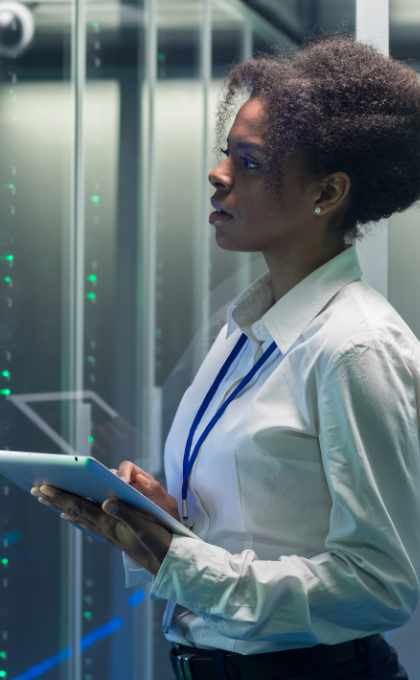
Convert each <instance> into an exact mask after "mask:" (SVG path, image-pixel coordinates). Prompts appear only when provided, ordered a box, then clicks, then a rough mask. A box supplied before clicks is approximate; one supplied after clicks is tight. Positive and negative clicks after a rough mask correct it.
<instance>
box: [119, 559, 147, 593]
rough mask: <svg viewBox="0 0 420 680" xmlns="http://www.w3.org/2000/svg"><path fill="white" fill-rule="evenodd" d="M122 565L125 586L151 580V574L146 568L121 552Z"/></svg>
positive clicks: (128, 586)
mask: <svg viewBox="0 0 420 680" xmlns="http://www.w3.org/2000/svg"><path fill="white" fill-rule="evenodd" d="M123 565H124V571H125V587H126V588H133V587H134V586H144V585H145V584H146V583H151V582H152V581H153V574H152V573H151V572H150V571H147V569H143V567H141V566H140V565H139V563H138V562H136V561H135V560H133V558H132V557H130V556H129V555H127V553H125V552H123Z"/></svg>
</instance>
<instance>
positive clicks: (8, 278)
mask: <svg viewBox="0 0 420 680" xmlns="http://www.w3.org/2000/svg"><path fill="white" fill-rule="evenodd" d="M11 280H12V279H11V278H10V276H5V277H4V279H3V281H6V283H10V281H11Z"/></svg>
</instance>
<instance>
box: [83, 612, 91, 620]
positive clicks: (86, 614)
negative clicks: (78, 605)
mask: <svg viewBox="0 0 420 680" xmlns="http://www.w3.org/2000/svg"><path fill="white" fill-rule="evenodd" d="M83 616H84V617H85V619H90V617H91V616H92V614H91V612H83Z"/></svg>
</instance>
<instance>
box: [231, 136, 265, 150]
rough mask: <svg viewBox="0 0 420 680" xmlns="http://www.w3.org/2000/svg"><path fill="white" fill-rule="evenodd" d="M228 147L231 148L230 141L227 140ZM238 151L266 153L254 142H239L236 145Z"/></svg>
mask: <svg viewBox="0 0 420 680" xmlns="http://www.w3.org/2000/svg"><path fill="white" fill-rule="evenodd" d="M226 142H227V144H228V146H230V143H229V140H228V139H227V140H226ZM233 146H235V147H236V148H237V149H255V150H256V151H260V152H261V153H264V149H263V147H262V146H260V145H259V144H254V143H253V142H237V143H236V144H234V145H233Z"/></svg>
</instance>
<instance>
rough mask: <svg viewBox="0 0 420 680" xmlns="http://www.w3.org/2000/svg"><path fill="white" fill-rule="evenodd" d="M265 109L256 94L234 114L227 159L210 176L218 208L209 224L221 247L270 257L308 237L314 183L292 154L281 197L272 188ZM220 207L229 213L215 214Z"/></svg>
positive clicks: (296, 154)
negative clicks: (266, 173) (267, 162)
mask: <svg viewBox="0 0 420 680" xmlns="http://www.w3.org/2000/svg"><path fill="white" fill-rule="evenodd" d="M263 113H264V109H263V103H262V102H261V100H259V99H257V98H254V99H249V100H248V101H247V102H246V103H245V104H244V105H243V106H242V107H241V108H240V110H239V112H238V114H237V116H236V119H235V122H234V124H233V126H232V129H231V130H230V133H229V137H228V145H227V149H226V151H224V153H226V158H225V160H223V162H222V163H221V164H220V165H219V166H218V167H217V168H215V169H214V170H212V172H211V173H210V174H209V181H210V183H211V184H212V186H213V187H214V189H215V193H214V195H213V196H212V205H213V207H214V208H216V212H213V213H212V214H211V215H210V223H211V224H212V225H213V226H214V227H215V229H216V241H217V243H218V245H219V246H220V247H221V248H224V249H226V250H236V251H245V252H253V251H260V252H262V253H263V254H265V255H269V254H270V253H272V254H275V253H276V252H279V251H284V249H287V248H288V247H290V246H292V244H293V243H294V242H295V241H296V240H299V239H300V240H301V239H302V238H306V239H307V238H308V233H307V232H308V218H309V219H311V217H312V215H313V211H314V201H315V200H316V184H315V183H314V181H313V180H311V179H310V177H309V175H308V173H307V172H306V170H305V164H304V158H303V155H302V153H301V152H294V154H292V155H291V156H290V157H289V158H288V160H287V161H286V162H285V165H284V168H283V172H284V178H283V186H282V188H281V191H280V194H281V195H274V194H273V193H272V192H270V191H269V189H268V188H267V185H266V181H265V178H264V163H265V155H264V148H265V140H264V139H263V132H264V122H263ZM218 208H222V209H223V210H224V211H226V212H227V213H228V214H223V213H220V212H217V209H218ZM305 232H306V233H305Z"/></svg>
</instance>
